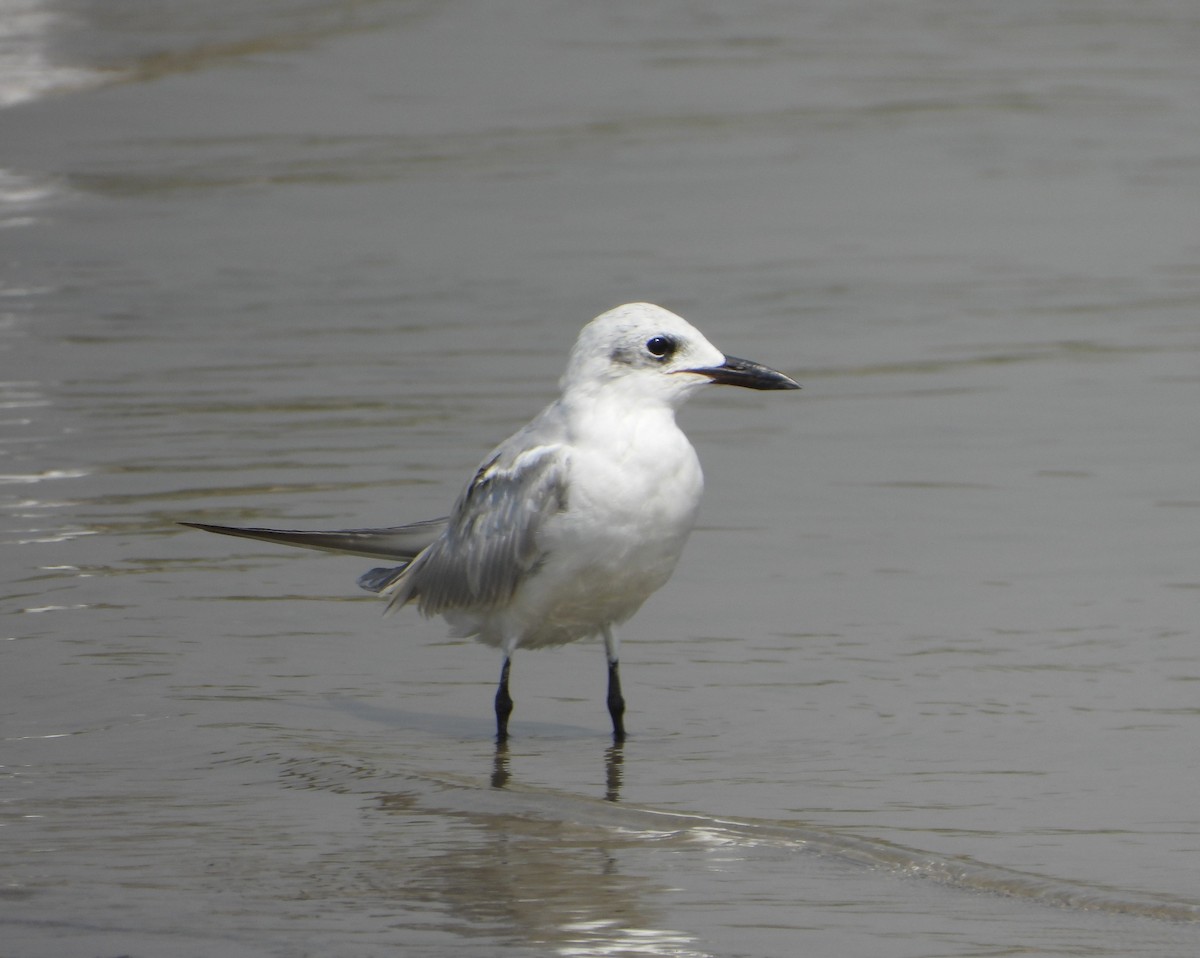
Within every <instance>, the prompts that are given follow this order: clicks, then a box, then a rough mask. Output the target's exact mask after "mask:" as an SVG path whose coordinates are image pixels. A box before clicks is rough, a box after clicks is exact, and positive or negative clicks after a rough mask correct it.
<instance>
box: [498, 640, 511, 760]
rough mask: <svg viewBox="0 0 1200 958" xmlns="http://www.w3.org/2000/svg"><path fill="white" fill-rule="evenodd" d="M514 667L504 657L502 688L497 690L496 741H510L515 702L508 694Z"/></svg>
mask: <svg viewBox="0 0 1200 958" xmlns="http://www.w3.org/2000/svg"><path fill="white" fill-rule="evenodd" d="M511 665H512V660H511V659H510V658H509V657H508V656H507V655H506V656H505V657H504V668H502V669H501V670H500V687H499V688H498V689H496V741H497V742H498V743H499V742H504V741H507V739H508V717H509V716H510V715H512V710H513V700H512V696H511V695H509V694H508V669H509V666H511Z"/></svg>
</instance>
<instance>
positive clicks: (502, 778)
mask: <svg viewBox="0 0 1200 958" xmlns="http://www.w3.org/2000/svg"><path fill="white" fill-rule="evenodd" d="M510 774H511V773H510V772H509V768H508V742H507V740H506V741H501V742H497V743H496V754H495V755H494V756H493V757H492V788H504V786H505V785H507V784H508V779H509V776H510Z"/></svg>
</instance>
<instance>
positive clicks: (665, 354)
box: [646, 336, 675, 359]
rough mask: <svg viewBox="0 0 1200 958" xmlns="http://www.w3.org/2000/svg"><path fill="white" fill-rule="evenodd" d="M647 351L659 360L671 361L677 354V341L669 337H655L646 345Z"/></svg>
mask: <svg viewBox="0 0 1200 958" xmlns="http://www.w3.org/2000/svg"><path fill="white" fill-rule="evenodd" d="M646 351H647V352H648V353H650V355H651V356H657V357H658V358H659V359H670V358H671V354H672V353H673V352H675V341H674V340H673V339H671V338H669V337H667V336H655V337H654V338H653V339H651V340H649V341H648V342H647V343H646Z"/></svg>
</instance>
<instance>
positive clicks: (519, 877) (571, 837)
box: [375, 743, 706, 958]
mask: <svg viewBox="0 0 1200 958" xmlns="http://www.w3.org/2000/svg"><path fill="white" fill-rule="evenodd" d="M622 759H623V755H622V748H621V746H620V745H612V746H610V747H609V748H607V749H606V750H605V782H606V786H605V787H606V791H605V800H606V801H609V802H616V801H617V800H618V793H619V790H620V784H621V763H622ZM511 776H512V772H511V768H510V754H509V750H508V746H507V744H506V743H500V744H498V745H497V746H496V751H495V754H494V755H493V758H492V770H491V785H492V788H494V789H504V788H505V787H506V786H507V785H508V784H509V783H510V781H511ZM422 806H423V803H422V802H420V801H419V800H414V796H413V795H412V794H411V793H408V792H399V793H389V794H384V795H380V796H379V797H378V807H379V809H380V810H381V811H382V812H385V813H388V814H389V815H394V816H396V817H397V818H398V819H400V820H402V821H403V822H404V823H405V825H406V827H405V828H403V829H401V830H400V831H399V832H393V835H394V836H396V837H398V838H399V837H401V836H403V837H404V839H405V841H407V835H408V834H409V833H410V828H411V827H418V826H419V827H422V828H424V829H426V830H428V828H429V827H430V825H431V824H432V825H433V827H436V822H434V823H431V822H430V821H428V819H430V818H432V819H439V818H442V817H444V816H449V817H450V818H453V819H458V820H459V821H460V822H461V821H463V820H466V821H467V822H468V823H469V827H463V826H462V825H461V824H459V825H455V826H453V827H452V828H451V829H449V831H448V833H447V834H446V836H445V838H444V840H443V841H442V842H440V843H436V844H435V845H433V846H431V845H430V843H429V842H428V840H427V839H426V841H425V842H423V844H422V854H420V855H419V856H418V857H415V858H414V857H413V856H412V855H411V854H407V855H406V854H402V853H400V852H397V853H396V855H395V856H394V857H392V856H389V859H390V860H392V861H397V862H403V863H404V867H403V870H402V872H398V873H397V874H395V875H393V876H392V878H393V880H394V881H395V882H396V886H395V888H394V891H393V895H394V897H395V898H396V899H397V900H400V901H412V900H414V899H415V900H421V901H425V902H427V903H429V904H432V905H435V906H436V907H438V908H439V909H441V908H447V909H448V910H449V911H450V912H451V913H452V914H453V916H454V917H455V918H456V919H458V922H456V923H455V925H454V928H453V930H454V931H455V932H457V933H458V934H464V935H468V936H483V937H492V936H494V935H495V934H496V932H497V930H498V929H499V930H501V932H502V934H504V935H512V936H516V937H518V938H519V940H521V941H522V942H526V943H530V944H535V945H543V946H549V947H550V948H552V949H553V950H554V951H555V952H556V953H557V954H560V955H568V956H572V958H576V956H593V955H594V956H601V955H606V956H614V955H631V954H637V955H671V956H675V958H705V955H706V953H705V952H702V951H700V950H698V949H697V947H696V944H697V943H696V940H695V938H694V937H693V936H691V935H689V934H687V933H685V932H681V931H676V930H672V929H666V928H660V927H657V925H658V923H659V922H658V920H657V916H656V914H655V909H654V907H653V902H654V901H655V900H656V898H658V897H660V896H661V895H662V894H663V893H664V892H665V891H666V889H664V888H661V887H658V886H657V885H655V884H653V883H651V882H648V881H647V880H646V879H644V878H642V877H640V876H637V875H630V874H625V873H624V872H623V871H622V868H621V861H622V853H623V851H624V850H625V849H627V848H628V849H633V848H635V847H636V848H637V849H638V850H640V849H641V848H642V847H644V844H645V842H646V841H648V840H651V839H652V838H654V837H655V836H653V835H651V834H649V833H647V832H645V831H644V830H642V829H611V828H607V827H597V826H596V825H594V824H589V823H585V822H581V821H575V820H572V819H571V817H570V816H563V817H561V818H560V817H554V818H549V819H544V818H536V817H530V816H529V815H528V814H522V813H521V812H520V811H518V810H516V809H510V808H508V807H507V805H504V806H500V807H496V806H495V805H494V804H493V806H492V810H477V811H471V812H468V811H465V810H461V809H456V810H453V811H449V810H447V809H442V810H440V811H439V810H428V811H426V812H425V813H424V817H425V818H426V821H423V822H419V823H418V822H417V821H416V820H415V819H416V818H417V816H420V815H421V813H422ZM668 834H669V833H663V834H661V835H659V836H658V837H659V838H662V837H664V835H668ZM431 848H436V852H435V853H433V854H429V851H430V849H431ZM377 881H378V879H377V878H376V879H375V882H377Z"/></svg>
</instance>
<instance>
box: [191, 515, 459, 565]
mask: <svg viewBox="0 0 1200 958" xmlns="http://www.w3.org/2000/svg"><path fill="white" fill-rule="evenodd" d="M449 521H450V520H449V519H445V518H443V519H429V520H427V521H425V522H414V523H412V524H411V525H407V526H392V527H391V528H387V529H339V530H335V531H330V532H310V531H305V530H303V529H256V528H249V529H244V528H240V527H238V526H214V525H209V524H208V523H205V522H181V523H180V525H184V526H189V527H191V528H192V529H203V530H204V531H205V532H216V533H220V534H221V535H223V536H241V537H242V538H244V539H259V540H261V541H263V542H277V543H280V544H281V545H288V546H298V547H299V548H301V549H320V550H321V551H323V552H340V553H343V554H345V555H352V556H366V557H367V558H369V559H403V560H408V559H412V558H413V557H414V556H416V555H417V554H419V553H420V552H421V550H422V549H425V548H427V547H428V546H429V545H430V543H432V542H434V541H435V540H436V539H437V537H438V536H439V535H441V534H442V532H443V530H445V528H446V526H447V524H448V523H449Z"/></svg>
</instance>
